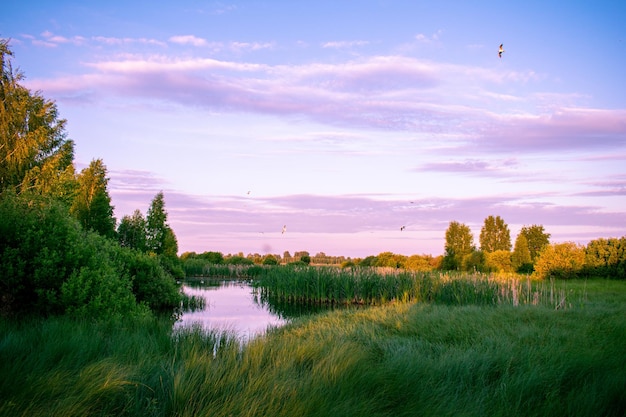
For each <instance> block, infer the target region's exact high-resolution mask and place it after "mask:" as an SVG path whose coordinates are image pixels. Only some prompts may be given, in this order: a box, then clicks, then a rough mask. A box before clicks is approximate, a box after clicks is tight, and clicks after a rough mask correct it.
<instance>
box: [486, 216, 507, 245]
mask: <svg viewBox="0 0 626 417" xmlns="http://www.w3.org/2000/svg"><path fill="white" fill-rule="evenodd" d="M480 249H481V250H482V251H483V252H486V253H490V252H495V251H498V250H504V251H510V250H511V232H510V231H509V226H508V225H507V224H506V223H505V222H504V220H503V219H502V218H501V217H500V216H496V217H493V216H489V217H487V218H486V219H485V224H484V226H483V227H482V229H481V230H480Z"/></svg>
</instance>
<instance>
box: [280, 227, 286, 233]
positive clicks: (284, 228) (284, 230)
mask: <svg viewBox="0 0 626 417" xmlns="http://www.w3.org/2000/svg"><path fill="white" fill-rule="evenodd" d="M286 231H287V225H284V226H283V231H282V232H281V234H284V233H285V232H286Z"/></svg>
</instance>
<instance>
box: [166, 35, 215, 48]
mask: <svg viewBox="0 0 626 417" xmlns="http://www.w3.org/2000/svg"><path fill="white" fill-rule="evenodd" d="M169 41H170V42H173V43H178V44H182V45H187V44H189V45H193V46H205V45H207V44H208V42H207V40H206V39H203V38H198V37H197V36H194V35H178V36H172V37H171V38H170V39H169Z"/></svg>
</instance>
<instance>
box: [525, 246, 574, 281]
mask: <svg viewBox="0 0 626 417" xmlns="http://www.w3.org/2000/svg"><path fill="white" fill-rule="evenodd" d="M584 266H585V249H584V248H583V247H582V246H579V245H577V244H576V243H573V242H565V243H555V244H551V245H548V246H546V247H545V248H544V250H543V251H541V253H540V255H539V259H537V262H536V264H535V272H534V273H533V275H534V276H535V277H537V278H539V279H546V278H559V279H573V278H577V277H578V276H579V275H580V274H581V272H582V271H583V267H584Z"/></svg>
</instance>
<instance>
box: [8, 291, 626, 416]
mask: <svg viewBox="0 0 626 417" xmlns="http://www.w3.org/2000/svg"><path fill="white" fill-rule="evenodd" d="M524 285H526V284H524ZM568 285H569V287H568V288H567V289H566V291H567V292H569V291H570V290H573V292H577V291H581V290H583V289H584V291H585V293H586V300H585V304H584V306H582V307H584V308H571V309H568V310H561V309H558V310H555V308H553V307H551V306H543V305H538V306H536V307H535V306H532V305H523V304H522V303H521V300H522V299H523V298H524V297H520V305H519V306H518V307H514V306H513V305H512V304H510V305H509V304H507V305H504V304H500V305H497V306H496V307H492V306H483V305H465V306H456V305H441V304H434V303H395V304H387V305H385V306H381V307H371V308H362V309H349V310H336V311H332V312H328V313H324V314H320V315H317V316H309V317H307V318H302V319H298V320H296V321H295V322H293V323H292V324H289V325H287V326H285V327H282V328H279V329H274V330H273V331H271V332H269V333H268V334H266V335H265V336H263V337H260V338H257V339H254V340H252V341H251V342H249V343H248V344H245V345H241V344H239V342H237V340H236V338H234V337H232V336H230V335H228V334H227V333H212V332H207V331H203V330H201V329H199V328H195V329H193V328H192V329H188V330H185V331H182V332H180V333H175V334H173V333H172V331H171V328H170V327H169V325H170V323H168V322H166V321H158V320H153V321H149V320H146V319H144V320H143V321H132V322H131V321H128V322H124V323H90V322H76V321H70V320H68V319H52V320H45V321H38V322H27V323H22V324H19V323H15V322H9V321H7V320H0V374H1V375H2V378H1V379H0V415H2V416H35V417H36V416H57V415H58V416H78V415H80V416H91V415H98V416H101V415H111V416H113V415H115V416H139V415H141V416H217V417H220V416H224V417H226V416H230V415H233V416H269V415H271V416H295V415H297V416H302V417H309V416H329V415H332V416H362V415H367V416H370V417H379V416H381V417H382V416H410V415H423V416H452V415H454V416H456V415H465V416H485V415H489V416H530V417H532V416H589V415H602V416H623V415H624V414H625V413H626V397H624V392H625V390H626V373H624V369H626V345H624V338H625V337H626V320H624V317H626V283H623V282H616V281H612V282H611V281H602V282H592V283H588V284H586V283H582V282H571V283H569V284H568ZM526 297H530V298H531V299H532V294H530V295H529V296H526Z"/></svg>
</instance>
